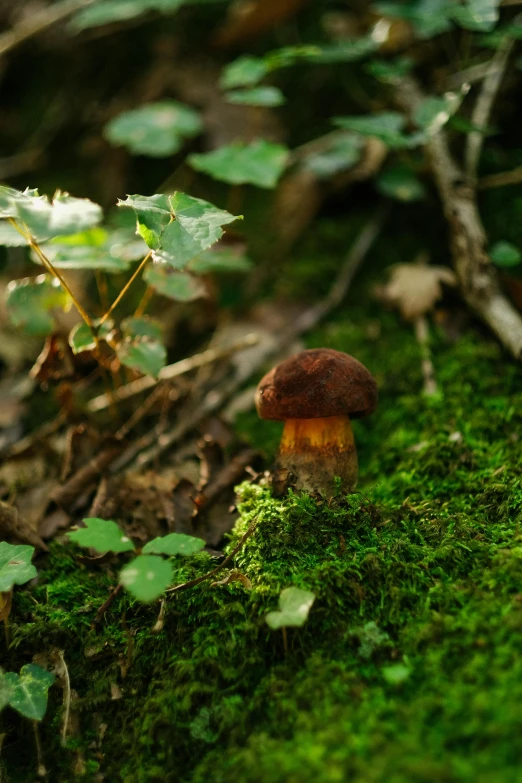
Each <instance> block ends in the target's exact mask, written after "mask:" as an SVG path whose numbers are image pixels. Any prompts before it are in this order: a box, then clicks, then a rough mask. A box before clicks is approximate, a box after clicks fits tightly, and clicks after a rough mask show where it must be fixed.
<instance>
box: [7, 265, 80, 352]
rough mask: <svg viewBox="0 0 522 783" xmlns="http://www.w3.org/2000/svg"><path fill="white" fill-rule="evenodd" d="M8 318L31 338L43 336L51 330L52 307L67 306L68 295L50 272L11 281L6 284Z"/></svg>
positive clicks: (61, 307) (63, 308)
mask: <svg viewBox="0 0 522 783" xmlns="http://www.w3.org/2000/svg"><path fill="white" fill-rule="evenodd" d="M6 293H7V296H6V307H7V313H8V316H9V320H10V321H11V323H12V324H14V325H15V326H17V327H19V328H20V329H22V330H23V331H24V332H25V333H26V334H28V335H32V336H33V337H45V336H47V335H48V334H51V332H52V331H53V329H54V318H53V316H52V311H53V310H55V309H56V310H61V311H65V310H68V309H69V308H70V305H71V300H70V298H69V295H68V294H67V293H66V292H65V291H64V290H63V289H62V287H61V285H60V283H59V281H58V280H56V279H55V278H53V277H51V276H50V275H38V277H24V278H22V279H21V280H11V282H10V283H9V284H8V286H7V291H6Z"/></svg>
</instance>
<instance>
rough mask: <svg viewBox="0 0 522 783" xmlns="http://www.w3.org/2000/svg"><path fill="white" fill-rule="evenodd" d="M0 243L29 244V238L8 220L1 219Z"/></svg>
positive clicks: (7, 244) (16, 245) (12, 245)
mask: <svg viewBox="0 0 522 783" xmlns="http://www.w3.org/2000/svg"><path fill="white" fill-rule="evenodd" d="M0 245H4V247H23V246H24V245H27V239H26V238H25V237H24V236H22V234H21V233H20V232H19V231H17V230H16V228H15V227H14V226H13V225H11V223H8V221H7V220H0Z"/></svg>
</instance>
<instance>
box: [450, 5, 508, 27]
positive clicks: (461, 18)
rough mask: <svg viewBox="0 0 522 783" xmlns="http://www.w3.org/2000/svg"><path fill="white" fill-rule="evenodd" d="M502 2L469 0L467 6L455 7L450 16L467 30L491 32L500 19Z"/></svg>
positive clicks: (451, 9) (452, 8)
mask: <svg viewBox="0 0 522 783" xmlns="http://www.w3.org/2000/svg"><path fill="white" fill-rule="evenodd" d="M499 5H500V0H467V2H466V5H465V6H462V5H455V6H453V7H451V8H450V11H449V15H450V16H451V18H452V19H453V20H454V21H455V22H457V24H459V25H460V26H461V27H464V28H465V29H466V30H474V31H478V32H480V31H483V32H489V31H490V30H493V28H494V27H495V25H496V24H497V22H498V19H499Z"/></svg>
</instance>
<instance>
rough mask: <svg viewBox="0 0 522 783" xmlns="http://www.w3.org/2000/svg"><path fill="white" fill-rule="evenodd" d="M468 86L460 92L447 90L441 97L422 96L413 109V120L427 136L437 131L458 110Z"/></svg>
mask: <svg viewBox="0 0 522 783" xmlns="http://www.w3.org/2000/svg"><path fill="white" fill-rule="evenodd" d="M468 89H469V87H468V86H467V85H466V89H464V90H461V91H460V92H458V93H456V92H447V93H446V94H445V95H443V96H441V97H436V96H430V97H428V98H424V100H422V101H421V102H420V104H419V105H418V106H417V108H416V109H415V112H414V114H413V121H414V123H415V124H416V125H418V126H419V128H422V129H423V130H424V131H425V132H426V133H427V134H428V135H429V136H432V135H433V134H434V133H437V131H439V130H440V129H441V128H442V127H443V126H444V125H445V124H446V123H447V122H448V120H449V119H450V117H451V116H452V115H453V114H455V112H456V111H457V110H458V108H459V106H460V104H461V103H462V99H463V98H464V96H465V95H466V93H467V91H468Z"/></svg>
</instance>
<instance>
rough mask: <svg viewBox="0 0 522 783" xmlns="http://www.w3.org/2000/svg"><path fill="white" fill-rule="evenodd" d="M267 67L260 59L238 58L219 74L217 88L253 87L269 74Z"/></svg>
mask: <svg viewBox="0 0 522 783" xmlns="http://www.w3.org/2000/svg"><path fill="white" fill-rule="evenodd" d="M269 70H270V69H269V67H268V65H267V63H266V62H265V60H264V59H263V58H262V57H250V56H248V55H247V56H245V57H238V59H237V60H234V61H233V62H231V63H229V64H228V65H227V66H226V67H225V68H224V69H223V72H222V74H221V78H220V80H219V86H220V87H221V89H222V90H232V89H234V88H235V87H253V86H254V85H255V84H258V82H260V81H261V79H263V78H264V77H265V76H266V75H267V73H268V72H269Z"/></svg>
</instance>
